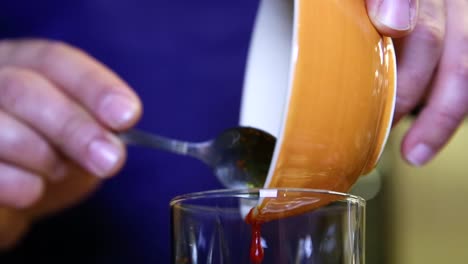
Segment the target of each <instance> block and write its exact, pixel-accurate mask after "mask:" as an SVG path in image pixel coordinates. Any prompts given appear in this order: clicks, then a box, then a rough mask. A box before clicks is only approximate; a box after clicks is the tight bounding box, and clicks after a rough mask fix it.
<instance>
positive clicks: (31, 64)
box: [0, 40, 141, 130]
mask: <svg viewBox="0 0 468 264" xmlns="http://www.w3.org/2000/svg"><path fill="white" fill-rule="evenodd" d="M2 58H3V59H2ZM5 65H16V66H20V67H28V68H31V69H34V70H35V71H37V72H39V73H40V74H43V75H44V76H46V78H48V79H50V80H51V81H52V82H53V83H55V84H56V85H57V86H58V87H60V88H61V89H63V90H64V91H65V92H66V93H67V94H68V95H69V96H70V97H71V98H73V99H75V100H77V101H78V102H79V103H80V104H82V105H84V106H85V107H86V109H87V110H88V111H89V112H90V113H92V115H94V116H95V117H96V118H97V119H98V120H100V121H101V122H102V123H103V124H105V125H107V126H109V127H111V128H113V129H115V130H123V129H126V128H129V127H130V126H132V125H134V124H135V122H136V121H137V120H138V119H139V117H140V115H141V103H140V101H139V99H138V97H137V95H136V94H135V93H134V92H133V91H132V89H130V87H129V86H128V85H127V84H126V83H125V82H123V81H122V80H121V79H120V78H118V77H117V76H116V75H115V74H114V73H113V72H111V71H110V70H109V69H107V68H106V67H105V66H103V65H102V64H100V63H99V62H97V61H96V60H94V59H92V58H91V57H89V56H88V55H86V54H85V53H84V52H82V51H80V50H78V49H76V48H73V47H71V46H68V45H66V44H63V43H60V42H49V41H40V40H34V41H33V40H23V41H2V42H0V67H1V66H5Z"/></svg>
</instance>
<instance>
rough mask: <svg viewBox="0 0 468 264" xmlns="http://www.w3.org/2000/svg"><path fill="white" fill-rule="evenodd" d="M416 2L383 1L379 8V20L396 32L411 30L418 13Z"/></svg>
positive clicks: (407, 0) (410, 0)
mask: <svg viewBox="0 0 468 264" xmlns="http://www.w3.org/2000/svg"><path fill="white" fill-rule="evenodd" d="M415 2H416V1H415V0H383V1H382V3H381V4H380V6H379V8H378V13H377V19H378V20H379V21H380V22H381V23H382V24H384V25H386V26H387V27H390V28H392V29H395V30H408V29H410V28H411V26H412V23H413V20H414V16H415V13H416V4H415Z"/></svg>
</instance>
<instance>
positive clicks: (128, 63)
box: [0, 0, 258, 264]
mask: <svg viewBox="0 0 468 264" xmlns="http://www.w3.org/2000/svg"><path fill="white" fill-rule="evenodd" d="M257 5H258V3H257V1H251V0H241V1H193V0H186V1H174V0H173V1H162V0H159V1H157V0H140V1H131V0H120V1H115V0H88V1H86V0H81V1H79V0H67V1H59V0H41V1H34V0H14V1H13V0H4V1H1V3H0V38H16V37H40V38H48V39H58V40H62V41H65V42H67V43H70V44H72V45H75V46H77V47H80V48H82V49H84V50H85V51H87V52H88V53H89V54H91V55H92V56H94V57H96V58H97V59H98V60H100V61H101V62H103V63H104V64H106V65H107V66H108V67H110V68H111V69H113V70H114V71H115V72H117V73H118V74H119V75H120V76H121V77H122V78H123V79H124V80H125V81H127V82H128V83H129V84H130V85H131V87H132V88H134V89H135V90H136V91H137V93H138V94H139V95H140V96H141V98H142V100H143V104H144V115H143V119H142V120H141V122H140V123H139V124H138V126H139V127H140V128H143V129H146V130H149V131H152V132H155V133H159V134H162V135H166V136H170V137H174V138H179V139H184V140H189V141H201V140H205V139H209V138H211V137H213V136H215V135H216V134H217V133H218V132H220V131H222V130H223V129H225V128H228V127H232V126H235V125H236V124H237V123H238V114H239V105H240V97H241V90H242V82H243V76H244V67H245V63H246V56H247V50H248V45H249V41H250V34H251V31H252V26H253V22H254V18H255V12H256V8H257ZM217 188H221V185H220V184H219V183H218V182H217V180H216V178H215V177H214V176H213V174H212V172H211V170H210V169H209V168H207V167H206V166H205V165H204V164H202V163H201V162H199V161H197V160H194V159H191V158H188V157H181V156H176V155H173V154H169V153H163V152H159V151H155V150H147V149H141V148H130V149H129V156H128V162H127V163H126V165H125V167H124V169H123V171H122V172H121V173H120V174H119V175H117V176H116V177H115V178H113V179H111V180H109V181H106V182H105V184H104V185H103V186H102V187H101V188H100V189H99V190H98V191H97V192H96V193H94V194H93V196H92V197H90V198H89V199H87V200H85V201H84V202H83V203H81V204H79V205H77V206H75V207H72V208H69V209H67V210H65V211H62V212H61V213H59V214H56V215H54V216H52V217H49V218H47V219H44V220H41V221H40V222H38V223H36V224H35V225H34V226H33V228H32V230H31V232H30V233H29V234H28V236H27V237H26V238H25V239H24V240H23V241H22V243H21V244H20V245H19V246H18V247H17V248H15V249H14V250H13V251H11V252H9V253H6V254H3V255H0V263H2V264H3V263H15V264H17V263H113V264H115V263H142V264H144V263H169V262H170V261H171V251H170V215H169V201H170V199H171V198H172V197H174V196H176V195H179V194H183V193H188V192H194V191H202V190H209V189H217Z"/></svg>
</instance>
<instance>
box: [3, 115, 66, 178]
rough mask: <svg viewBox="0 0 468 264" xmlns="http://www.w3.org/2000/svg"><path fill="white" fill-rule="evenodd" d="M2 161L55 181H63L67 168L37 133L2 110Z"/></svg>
mask: <svg viewBox="0 0 468 264" xmlns="http://www.w3.org/2000/svg"><path fill="white" fill-rule="evenodd" d="M0 127H1V128H2V129H1V130H0V160H1V161H4V162H8V163H10V164H13V165H16V166H18V167H22V168H25V169H27V170H29V171H32V172H35V173H37V174H40V175H45V176H47V177H48V178H49V179H51V180H58V179H62V178H63V177H64V176H65V172H66V166H65V165H63V161H62V160H61V159H60V158H59V156H58V155H57V153H56V152H55V150H53V149H52V147H51V146H50V145H49V144H48V143H47V142H46V141H45V140H44V138H42V137H41V136H40V135H38V134H37V133H36V132H35V131H33V130H32V129H30V128H29V127H27V126H25V125H24V124H22V123H20V122H18V121H17V120H16V119H14V118H13V117H11V116H9V115H7V114H6V113H5V112H4V111H1V110H0Z"/></svg>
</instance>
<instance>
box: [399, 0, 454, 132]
mask: <svg viewBox="0 0 468 264" xmlns="http://www.w3.org/2000/svg"><path fill="white" fill-rule="evenodd" d="M419 10H420V13H419V19H418V23H417V25H416V27H415V29H414V31H413V32H412V33H411V34H410V35H409V36H407V37H405V38H402V39H397V40H396V41H395V47H396V54H397V56H398V57H397V62H398V66H397V69H398V74H397V76H398V84H397V87H398V89H397V96H396V106H395V114H394V124H396V123H397V121H398V120H399V119H400V118H401V117H403V116H404V115H406V114H408V113H409V112H411V111H412V110H413V109H414V108H415V107H416V106H417V105H418V103H419V102H420V101H421V99H422V98H423V96H424V95H425V91H426V88H427V87H428V86H429V83H430V82H431V77H432V76H433V74H434V71H435V69H436V67H437V64H438V63H439V60H440V57H441V55H442V49H443V41H444V35H445V20H446V18H445V10H444V4H443V2H442V1H440V0H426V1H422V2H421V4H420V9H419Z"/></svg>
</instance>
